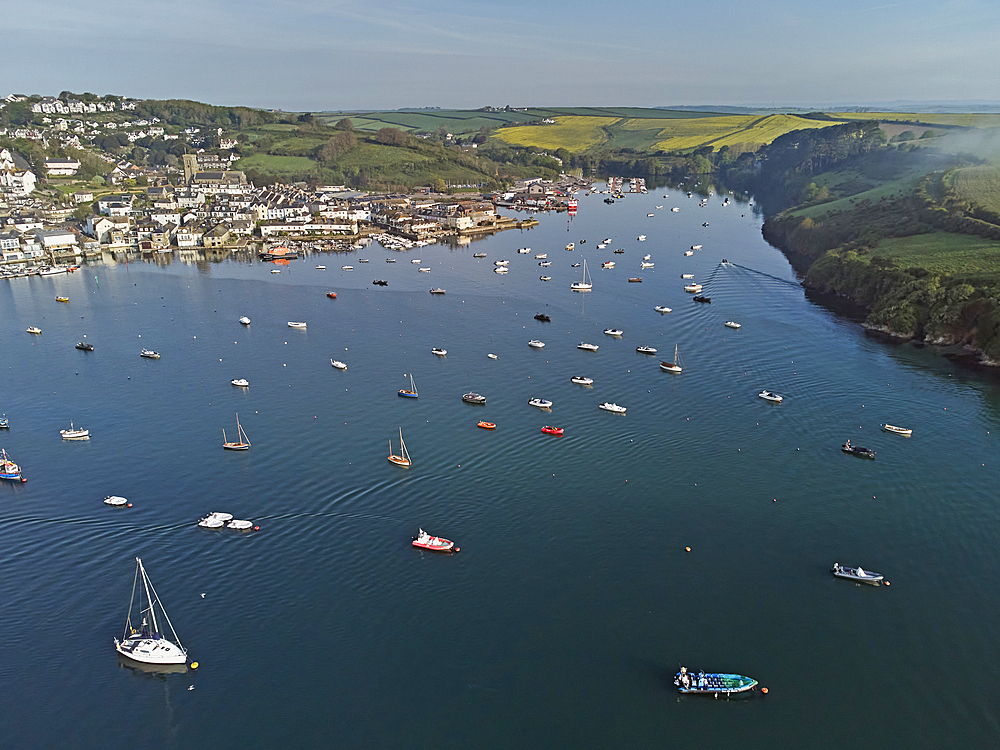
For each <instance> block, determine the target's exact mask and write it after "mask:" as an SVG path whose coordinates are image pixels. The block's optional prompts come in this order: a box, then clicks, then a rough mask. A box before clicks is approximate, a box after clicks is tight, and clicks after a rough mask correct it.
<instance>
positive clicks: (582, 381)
mask: <svg viewBox="0 0 1000 750" xmlns="http://www.w3.org/2000/svg"><path fill="white" fill-rule="evenodd" d="M569 382H571V383H574V384H576V385H593V384H594V379H593V378H588V377H585V376H583V375H574V376H573V377H571V378H570V379H569Z"/></svg>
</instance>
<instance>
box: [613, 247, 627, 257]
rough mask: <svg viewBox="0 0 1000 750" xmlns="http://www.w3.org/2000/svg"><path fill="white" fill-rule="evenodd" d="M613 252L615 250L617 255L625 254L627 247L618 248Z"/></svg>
mask: <svg viewBox="0 0 1000 750" xmlns="http://www.w3.org/2000/svg"><path fill="white" fill-rule="evenodd" d="M613 252H614V254H615V255H624V254H625V248H623V247H620V248H618V249H617V250H615V251H613Z"/></svg>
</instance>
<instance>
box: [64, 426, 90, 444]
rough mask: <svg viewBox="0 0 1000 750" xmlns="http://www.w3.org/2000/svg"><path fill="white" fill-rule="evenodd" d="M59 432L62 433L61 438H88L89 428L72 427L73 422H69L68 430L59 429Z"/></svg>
mask: <svg viewBox="0 0 1000 750" xmlns="http://www.w3.org/2000/svg"><path fill="white" fill-rule="evenodd" d="M59 434H60V435H62V439H63V440H89V439H90V430H84V429H79V430H78V429H76V428H75V427H73V423H72V422H70V423H69V429H68V430H59Z"/></svg>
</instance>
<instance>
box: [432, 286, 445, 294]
mask: <svg viewBox="0 0 1000 750" xmlns="http://www.w3.org/2000/svg"><path fill="white" fill-rule="evenodd" d="M431 294H444V289H442V288H441V287H439V286H436V287H434V288H433V289H431Z"/></svg>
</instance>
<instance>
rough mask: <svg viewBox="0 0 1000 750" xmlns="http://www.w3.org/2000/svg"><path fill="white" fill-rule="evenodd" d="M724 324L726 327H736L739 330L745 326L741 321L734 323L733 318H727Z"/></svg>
mask: <svg viewBox="0 0 1000 750" xmlns="http://www.w3.org/2000/svg"><path fill="white" fill-rule="evenodd" d="M724 325H725V326H726V328H735V329H737V330H739V329H740V328H742V327H743V326H742V325H741V324H740V323H734V322H733V321H731V320H727V321H726V322H725V323H724Z"/></svg>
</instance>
